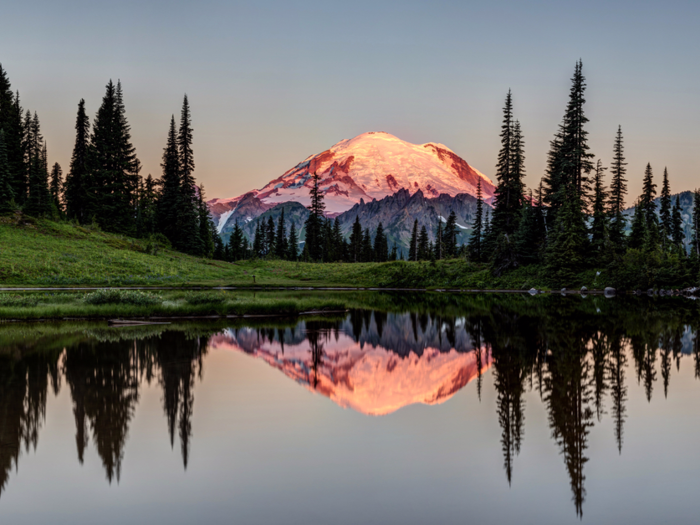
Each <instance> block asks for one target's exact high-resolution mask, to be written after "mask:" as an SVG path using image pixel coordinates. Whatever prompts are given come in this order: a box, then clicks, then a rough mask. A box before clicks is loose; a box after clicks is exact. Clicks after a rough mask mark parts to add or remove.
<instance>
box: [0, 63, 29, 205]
mask: <svg viewBox="0 0 700 525" xmlns="http://www.w3.org/2000/svg"><path fill="white" fill-rule="evenodd" d="M0 129H1V130H3V131H4V135H5V137H4V142H5V155H6V156H7V171H8V173H9V176H8V179H7V180H8V183H9V185H10V188H11V189H12V195H13V198H14V200H15V201H16V203H17V204H20V205H21V204H24V201H25V200H26V195H27V173H28V167H27V165H26V163H25V159H24V151H23V140H24V128H23V125H22V107H21V106H20V103H19V93H18V94H16V95H14V94H13V93H12V86H11V84H10V80H9V78H8V76H7V73H6V72H5V70H4V69H3V67H2V65H1V64H0ZM0 191H2V190H0Z"/></svg>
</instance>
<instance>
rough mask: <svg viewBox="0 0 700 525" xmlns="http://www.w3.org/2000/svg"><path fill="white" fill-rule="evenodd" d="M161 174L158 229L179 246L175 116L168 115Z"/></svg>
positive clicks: (177, 153)
mask: <svg viewBox="0 0 700 525" xmlns="http://www.w3.org/2000/svg"><path fill="white" fill-rule="evenodd" d="M160 166H161V168H162V169H163V175H162V177H161V179H160V180H161V191H160V196H159V198H158V208H157V210H158V230H159V231H160V233H162V234H163V235H165V236H166V237H167V238H168V239H169V240H170V242H171V244H172V245H173V246H175V247H178V248H180V247H181V246H180V244H179V242H178V241H179V239H180V231H179V228H178V226H179V222H180V220H179V214H180V208H181V205H182V200H181V199H182V191H181V184H180V152H179V150H178V145H177V128H176V126H175V116H174V115H173V116H171V117H170V128H169V130H168V139H167V142H166V145H165V148H164V149H163V161H162V162H161V165H160Z"/></svg>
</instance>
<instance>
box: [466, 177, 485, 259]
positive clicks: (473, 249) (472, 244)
mask: <svg viewBox="0 0 700 525" xmlns="http://www.w3.org/2000/svg"><path fill="white" fill-rule="evenodd" d="M483 210H484V198H483V195H482V193H481V178H479V179H478V180H477V183H476V213H475V214H474V222H473V223H472V236H471V238H470V239H469V245H468V249H469V257H470V258H471V259H472V260H473V261H476V262H481V261H483V253H482V250H481V241H482V236H483V214H484V211H483Z"/></svg>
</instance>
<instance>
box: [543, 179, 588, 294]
mask: <svg viewBox="0 0 700 525" xmlns="http://www.w3.org/2000/svg"><path fill="white" fill-rule="evenodd" d="M581 207H582V204H581V202H580V198H579V196H578V194H577V187H576V186H575V185H570V186H569V194H568V195H567V196H566V198H565V199H564V205H563V206H562V208H561V210H560V213H558V214H557V220H556V223H555V224H554V228H553V232H552V240H551V241H550V243H549V245H548V246H547V253H546V258H545V261H546V268H547V272H548V274H549V276H550V278H551V279H552V280H554V281H556V282H557V284H558V285H559V286H569V285H570V284H572V283H573V282H575V280H576V277H577V275H578V273H579V272H580V271H581V270H582V269H583V268H584V265H585V260H586V255H587V248H588V232H587V229H586V223H585V221H584V218H583V215H582V214H581Z"/></svg>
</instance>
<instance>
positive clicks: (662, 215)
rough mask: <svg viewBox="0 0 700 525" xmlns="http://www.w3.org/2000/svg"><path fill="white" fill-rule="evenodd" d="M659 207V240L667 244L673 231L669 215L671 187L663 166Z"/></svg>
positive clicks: (666, 171) (664, 244)
mask: <svg viewBox="0 0 700 525" xmlns="http://www.w3.org/2000/svg"><path fill="white" fill-rule="evenodd" d="M659 204H660V207H659V219H660V220H661V242H662V244H663V246H664V247H665V246H667V245H668V242H669V240H670V238H671V235H672V233H673V221H672V217H671V187H670V185H669V183H668V169H667V168H664V180H663V184H662V185H661V199H660V202H659Z"/></svg>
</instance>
